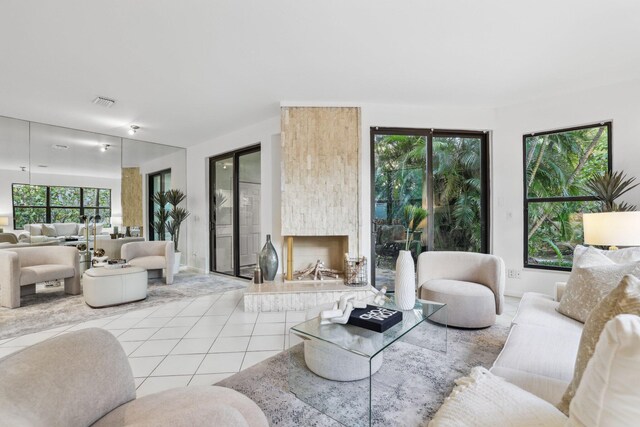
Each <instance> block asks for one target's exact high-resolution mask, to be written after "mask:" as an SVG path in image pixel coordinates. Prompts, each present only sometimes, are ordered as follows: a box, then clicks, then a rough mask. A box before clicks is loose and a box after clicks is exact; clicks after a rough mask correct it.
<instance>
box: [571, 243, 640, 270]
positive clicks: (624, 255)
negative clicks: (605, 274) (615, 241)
mask: <svg viewBox="0 0 640 427" xmlns="http://www.w3.org/2000/svg"><path fill="white" fill-rule="evenodd" d="M588 252H590V253H591V254H598V255H602V256H604V257H606V258H608V259H609V260H611V261H613V262H615V263H616V264H628V263H630V262H637V261H640V247H631V248H624V249H616V250H614V251H607V250H602V249H598V248H594V247H593V246H582V245H578V246H576V248H575V249H574V250H573V259H574V260H576V259H580V258H582V256H583V255H584V254H585V253H588ZM600 259H602V258H600ZM591 261H596V258H591ZM598 264H601V263H598ZM598 264H595V265H598ZM582 267H587V265H582Z"/></svg>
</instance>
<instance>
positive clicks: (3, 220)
mask: <svg viewBox="0 0 640 427" xmlns="http://www.w3.org/2000/svg"><path fill="white" fill-rule="evenodd" d="M7 225H9V217H8V216H0V233H4V228H3V227H6V226H7Z"/></svg>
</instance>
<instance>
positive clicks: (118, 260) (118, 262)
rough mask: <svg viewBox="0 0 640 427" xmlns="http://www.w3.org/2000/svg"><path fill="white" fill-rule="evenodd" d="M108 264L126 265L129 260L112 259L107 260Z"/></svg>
mask: <svg viewBox="0 0 640 427" xmlns="http://www.w3.org/2000/svg"><path fill="white" fill-rule="evenodd" d="M107 263H108V264H126V263H127V260H126V259H122V258H118V259H110V260H107Z"/></svg>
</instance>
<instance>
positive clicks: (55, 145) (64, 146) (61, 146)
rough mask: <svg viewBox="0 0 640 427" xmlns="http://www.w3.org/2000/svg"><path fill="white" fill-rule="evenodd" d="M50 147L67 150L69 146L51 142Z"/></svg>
mask: <svg viewBox="0 0 640 427" xmlns="http://www.w3.org/2000/svg"><path fill="white" fill-rule="evenodd" d="M51 148H53V149H54V150H68V149H69V146H68V145H64V144H53V145H52V146H51Z"/></svg>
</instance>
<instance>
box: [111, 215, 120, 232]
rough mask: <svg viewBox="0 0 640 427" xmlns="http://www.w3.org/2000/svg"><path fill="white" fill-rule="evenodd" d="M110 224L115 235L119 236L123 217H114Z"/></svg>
mask: <svg viewBox="0 0 640 427" xmlns="http://www.w3.org/2000/svg"><path fill="white" fill-rule="evenodd" d="M110 222H111V227H113V234H118V232H119V231H120V227H122V217H121V216H112V217H111V220H110Z"/></svg>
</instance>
